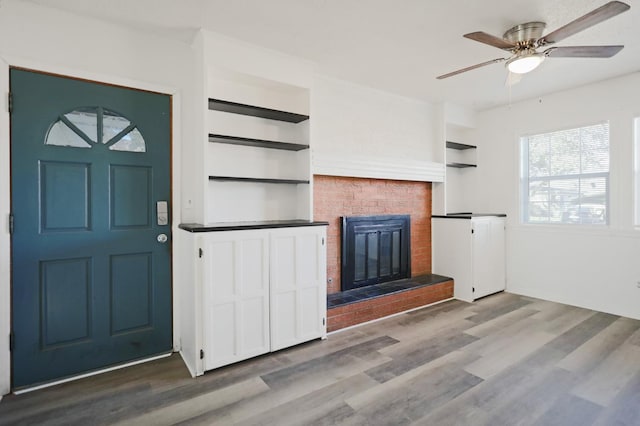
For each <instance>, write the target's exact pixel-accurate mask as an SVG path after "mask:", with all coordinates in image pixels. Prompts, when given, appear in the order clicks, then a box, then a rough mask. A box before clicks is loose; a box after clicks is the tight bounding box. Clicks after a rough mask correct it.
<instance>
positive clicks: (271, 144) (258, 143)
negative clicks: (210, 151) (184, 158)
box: [209, 133, 309, 151]
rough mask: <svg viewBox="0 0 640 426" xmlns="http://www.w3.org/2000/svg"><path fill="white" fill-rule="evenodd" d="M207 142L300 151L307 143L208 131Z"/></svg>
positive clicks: (305, 147)
mask: <svg viewBox="0 0 640 426" xmlns="http://www.w3.org/2000/svg"><path fill="white" fill-rule="evenodd" d="M209 142H215V143H224V144H228V145H242V146H255V147H258V148H269V149H282V150H285V151H302V150H303V149H308V148H309V145H303V144H299V143H288V142H277V141H270V140H266V139H252V138H243V137H238V136H227V135H216V134H213V133H209Z"/></svg>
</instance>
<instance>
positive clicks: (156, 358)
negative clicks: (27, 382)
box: [13, 352, 173, 395]
mask: <svg viewBox="0 0 640 426" xmlns="http://www.w3.org/2000/svg"><path fill="white" fill-rule="evenodd" d="M171 354H173V352H169V353H166V354H162V355H156V356H152V357H151V358H144V359H139V360H137V361H131V362H127V363H125V364H119V365H114V366H113V367H108V368H103V369H102V370H96V371H91V372H89V373H82V374H79V375H77V376H72V377H67V378H65V379H60V380H55V381H53V382H48V383H43V384H41V385H36V386H32V387H29V388H24V389H20V390H17V391H14V392H13V394H14V395H22V394H24V393H29V392H33V391H37V390H40V389H44V388H48V387H51V386H56V385H61V384H63V383H67V382H73V381H75V380H80V379H84V378H86V377H91V376H96V375H98V374H103V373H108V372H110V371H114V370H120V369H121V368H126V367H131V366H134V365H138V364H142V363H145V362H150V361H156V360H158V359H162V358H167V357H169V356H171Z"/></svg>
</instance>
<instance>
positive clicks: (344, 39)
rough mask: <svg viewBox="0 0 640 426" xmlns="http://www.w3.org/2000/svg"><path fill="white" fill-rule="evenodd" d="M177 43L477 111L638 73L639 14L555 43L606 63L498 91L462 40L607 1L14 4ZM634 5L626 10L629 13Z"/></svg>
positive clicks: (94, 0)
mask: <svg viewBox="0 0 640 426" xmlns="http://www.w3.org/2000/svg"><path fill="white" fill-rule="evenodd" d="M24 1H30V2H32V3H37V4H40V5H43V6H47V7H53V8H58V9H63V10H66V11H69V12H73V13H76V14H79V15H84V16H91V17H96V18H99V19H104V20H107V21H110V22H115V23H117V24H121V25H125V26H129V27H136V28H140V29H142V30H144V31H153V32H162V33H164V34H165V35H168V36H171V37H179V38H182V39H183V40H187V39H188V38H189V37H191V36H192V35H193V34H194V33H195V31H196V30H197V29H198V28H206V29H208V30H211V31H214V32H217V33H221V34H224V35H227V36H230V37H233V38H236V39H240V40H243V41H246V42H249V43H253V44H256V45H260V46H264V47H267V48H270V49H274V50H278V51H281V52H285V53H288V54H290V55H295V56H299V57H303V58H306V59H308V60H311V61H313V62H315V63H316V64H317V65H318V70H319V72H320V73H322V74H326V75H329V76H332V77H336V78H339V79H343V80H348V81H353V82H356V83H358V84H361V85H365V86H370V87H374V88H377V89H380V90H384V91H388V92H392V93H396V94H399V95H402V96H407V97H411V98H417V99H421V100H425V101H430V102H443V101H448V102H453V103H457V104H461V105H465V106H468V107H472V108H475V109H480V110H481V109H486V108H490V107H493V106H497V105H503V104H507V103H509V102H514V101H517V100H521V99H528V98H535V97H539V96H542V95H544V94H548V93H552V92H555V91H559V90H563V89H568V88H571V87H576V86H580V85H584V84H589V83H592V82H595V81H600V80H605V79H608V78H612V77H615V76H619V75H624V74H628V73H631V72H635V71H638V70H640V4H637V2H635V0H625V1H626V2H627V3H629V4H630V5H631V10H629V11H627V12H625V13H623V14H621V15H618V16H616V17H614V18H612V19H610V20H608V21H605V22H603V23H600V24H598V25H597V26H594V27H592V28H590V29H587V30H585V31H583V32H581V33H579V34H576V35H574V36H572V37H570V38H567V39H566V40H563V41H562V42H561V43H558V45H559V46H570V45H599V44H600V45H601V44H624V45H625V48H624V49H623V50H622V51H621V52H620V53H619V54H618V55H617V56H615V57H613V58H610V59H565V58H553V59H548V60H547V61H545V62H544V63H543V64H542V65H541V66H540V67H539V68H538V69H536V70H534V71H533V72H531V73H530V74H527V75H526V76H525V77H524V78H523V79H522V81H520V82H519V83H518V84H516V85H514V86H512V87H511V88H508V87H507V86H505V79H506V75H507V71H506V70H505V68H504V65H503V64H493V65H490V66H487V67H484V68H481V69H477V70H474V71H470V72H468V73H465V74H461V75H458V76H454V77H451V78H449V79H446V80H436V78H435V77H436V76H438V75H440V74H444V73H446V72H449V71H453V70H456V69H459V68H463V67H466V66H469V65H473V64H476V63H480V62H484V61H487V60H490V59H494V58H500V57H506V56H507V55H506V54H505V53H506V52H503V51H501V50H499V49H496V48H494V47H491V46H487V45H484V44H481V43H478V42H475V41H472V40H468V39H465V38H463V37H462V35H463V34H465V33H469V32H473V31H485V32H488V33H490V34H493V35H496V36H502V34H503V33H504V32H505V31H506V30H507V29H509V28H510V27H512V26H514V25H516V24H520V23H524V22H529V21H543V22H546V23H547V31H545V33H548V32H551V31H553V30H555V29H556V28H558V27H560V26H562V25H564V24H566V23H568V22H570V21H572V20H574V19H576V18H578V17H580V16H582V15H584V14H586V13H588V12H590V11H591V10H593V9H595V8H597V7H599V6H601V5H603V4H604V3H606V2H607V0H562V1H558V0H530V1H522V0H483V1H478V0H448V1H446V2H445V1H435V0H401V1H398V0H269V1H264V0H234V1H229V0H180V1H177V0H109V1H104V0H24ZM634 3H636V4H634Z"/></svg>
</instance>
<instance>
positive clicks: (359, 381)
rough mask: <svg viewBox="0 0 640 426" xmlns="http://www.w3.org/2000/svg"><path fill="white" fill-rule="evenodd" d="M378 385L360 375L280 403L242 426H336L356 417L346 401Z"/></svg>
mask: <svg viewBox="0 0 640 426" xmlns="http://www.w3.org/2000/svg"><path fill="white" fill-rule="evenodd" d="M376 385H377V383H376V382H375V381H374V380H372V379H371V378H369V377H368V376H367V375H365V374H357V375H355V376H352V377H348V378H346V379H344V380H340V381H338V382H336V383H334V384H332V385H329V386H325V387H323V388H321V389H318V390H316V391H314V392H311V393H309V394H306V395H303V396H301V397H299V398H295V399H292V400H290V401H288V402H286V403H283V404H280V405H278V406H277V407H274V408H273V409H271V410H268V411H266V412H262V413H259V414H257V415H255V416H253V417H251V418H249V419H247V420H246V421H243V422H240V423H239V424H240V425H245V426H251V425H261V424H272V425H275V424H277V425H279V426H285V425H294V424H311V423H319V422H328V424H335V423H332V422H336V421H338V420H341V419H344V418H347V417H350V416H352V415H353V414H355V411H354V410H353V409H352V408H351V407H349V406H347V405H346V404H345V403H344V400H345V399H347V398H349V397H350V396H352V395H356V394H358V393H361V392H364V391H366V390H368V389H370V388H372V387H374V386H376ZM323 418H324V419H323Z"/></svg>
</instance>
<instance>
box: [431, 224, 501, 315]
mask: <svg viewBox="0 0 640 426" xmlns="http://www.w3.org/2000/svg"><path fill="white" fill-rule="evenodd" d="M431 221H432V226H431V236H432V259H433V272H434V273H435V274H441V275H446V276H449V277H452V278H453V279H454V297H455V298H456V299H460V300H464V301H466V302H472V301H473V300H475V299H478V298H480V297H483V296H487V295H489V294H492V293H496V292H498V291H502V290H504V289H505V249H504V244H505V218H504V217H499V216H475V215H471V214H469V215H450V216H434V217H433V218H432V219H431Z"/></svg>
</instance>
